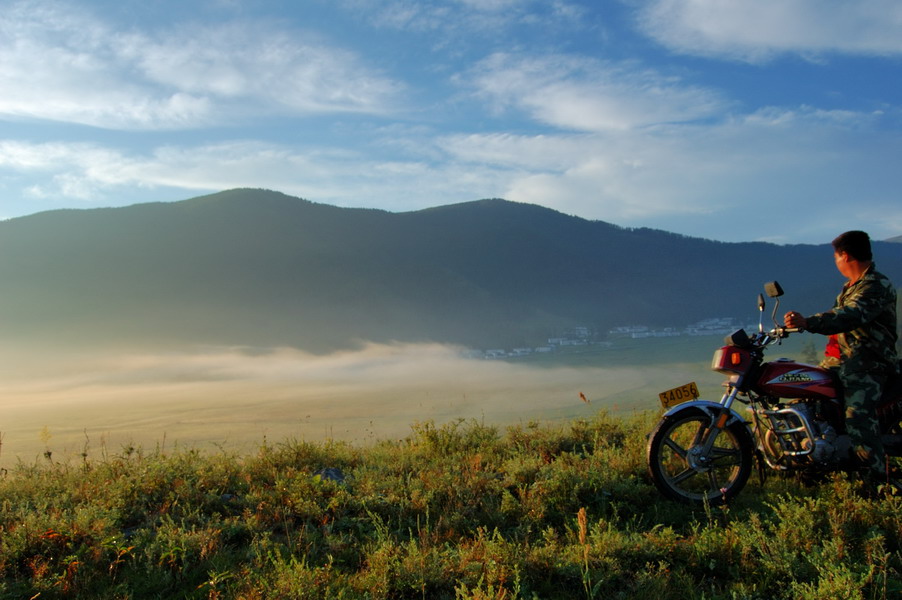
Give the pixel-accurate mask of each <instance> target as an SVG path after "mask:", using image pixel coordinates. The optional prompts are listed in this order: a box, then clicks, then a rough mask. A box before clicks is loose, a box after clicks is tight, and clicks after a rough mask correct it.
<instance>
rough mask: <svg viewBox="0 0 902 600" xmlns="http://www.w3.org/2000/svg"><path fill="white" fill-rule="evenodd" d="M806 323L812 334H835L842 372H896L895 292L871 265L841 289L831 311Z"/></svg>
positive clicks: (888, 282)
mask: <svg viewBox="0 0 902 600" xmlns="http://www.w3.org/2000/svg"><path fill="white" fill-rule="evenodd" d="M807 321H808V326H807V329H808V331H811V332H812V333H822V334H825V335H831V334H838V335H837V336H836V337H837V341H838V342H839V349H840V353H841V359H840V363H841V367H840V368H841V371H842V372H846V373H867V372H871V373H882V374H890V373H893V372H895V370H896V368H897V363H898V358H897V356H896V336H897V334H896V290H895V288H894V287H893V284H892V283H891V282H890V280H889V279H887V277H886V276H885V275H883V274H881V273H879V272H877V270H876V269H875V268H874V264H873V263H872V264H871V266H870V267H869V268H868V270H867V271H865V273H864V274H863V275H862V276H861V278H860V279H858V280H857V281H855V282H852V283H847V284H846V285H845V286H843V289H842V292H840V294H839V296H837V297H836V302H835V303H834V305H833V308H832V309H831V310H829V311H827V312H823V313H818V314H816V315H813V316H810V317H808V319H807Z"/></svg>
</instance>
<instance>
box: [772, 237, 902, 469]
mask: <svg viewBox="0 0 902 600" xmlns="http://www.w3.org/2000/svg"><path fill="white" fill-rule="evenodd" d="M833 255H834V259H835V261H836V268H837V269H839V272H840V273H842V275H843V276H844V277H845V278H846V279H848V281H847V282H846V284H845V285H844V286H843V289H842V292H840V294H839V296H838V297H837V298H836V302H835V304H834V305H833V308H832V309H831V310H829V311H827V312H823V313H818V314H816V315H812V316H810V317H807V318H806V317H803V316H802V315H801V314H799V313H797V312H794V311H790V312H788V313H786V315H785V317H784V323H785V324H786V326H787V327H800V328H802V329H805V330H807V331H811V332H812V333H821V334H824V335H829V336H831V337H834V339H835V343H836V344H837V345H838V346H839V348H838V350H839V352H838V357H837V358H838V364H839V378H840V381H841V382H842V384H843V394H844V396H845V403H846V432H847V433H848V434H849V438H850V439H851V442H852V453H853V454H852V458H853V460H857V461H858V464H859V466H861V467H864V468H866V469H867V471H868V474H869V475H870V477H872V478H873V480H874V481H876V482H880V481H886V480H887V468H886V456H885V454H884V451H883V443H882V442H881V440H880V432H879V428H878V424H877V401H878V400H879V399H880V393H881V390H882V389H883V386H884V384H885V383H886V380H887V378H888V377H889V376H890V375H892V374H894V373H895V371H896V369H897V368H898V358H897V356H896V290H895V288H893V285H892V283H891V282H890V280H889V279H887V278H886V276H884V275H882V274H881V273H879V272H878V271H877V270H876V268H875V265H874V262H873V257H872V255H871V240H870V238H869V237H868V234H867V233H865V232H863V231H847V232H846V233H843V234H842V235H840V236H839V237H837V238H836V239H835V240H833ZM834 357H836V353H835V351H834Z"/></svg>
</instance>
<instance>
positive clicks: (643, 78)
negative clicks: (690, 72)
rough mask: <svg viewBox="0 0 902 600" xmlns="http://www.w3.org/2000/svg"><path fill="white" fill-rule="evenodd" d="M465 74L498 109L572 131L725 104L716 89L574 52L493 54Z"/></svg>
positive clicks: (686, 114) (688, 115) (701, 112)
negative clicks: (540, 54)
mask: <svg viewBox="0 0 902 600" xmlns="http://www.w3.org/2000/svg"><path fill="white" fill-rule="evenodd" d="M467 79H468V82H467V83H469V84H470V85H472V86H474V87H475V88H476V89H477V93H478V94H480V95H481V96H482V97H485V98H487V99H489V101H490V102H492V103H493V104H494V105H495V108H496V110H498V111H501V110H504V109H507V108H509V107H514V108H517V109H520V110H523V111H526V112H527V113H528V114H529V115H530V116H531V117H532V118H533V119H535V120H537V121H540V122H542V123H546V124H549V125H553V126H555V127H560V128H563V129H569V130H575V131H609V130H627V129H633V128H637V127H644V126H648V125H654V124H659V123H669V122H684V121H692V120H696V119H703V118H707V117H710V116H712V115H714V114H716V113H717V112H719V111H720V110H722V109H723V108H724V101H723V99H721V98H720V97H719V95H718V94H717V93H716V92H714V91H712V90H707V89H704V88H700V87H694V86H690V85H686V84H684V83H682V82H681V81H680V80H678V79H676V78H673V77H667V76H665V75H663V74H661V73H659V72H657V71H654V70H652V69H646V68H642V66H641V65H639V64H636V63H626V64H624V63H620V64H615V63H608V62H601V61H596V60H593V59H587V58H582V57H574V56H564V55H558V56H542V57H535V58H528V57H519V56H513V55H509V54H494V55H492V56H491V57H489V58H487V59H486V60H484V61H482V62H481V63H480V64H479V65H478V66H477V67H475V68H474V69H473V70H472V71H471V72H470V73H469V74H468V76H467Z"/></svg>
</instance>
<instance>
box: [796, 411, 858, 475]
mask: <svg viewBox="0 0 902 600" xmlns="http://www.w3.org/2000/svg"><path fill="white" fill-rule="evenodd" d="M795 409H796V410H797V411H798V412H799V413H801V414H802V415H803V416H804V418H805V420H806V421H808V424H809V425H810V427H811V431H812V433H814V440H810V439H807V438H806V439H805V440H804V441H803V442H802V447H803V448H805V449H806V450H807V449H809V448H811V443H812V441H813V442H814V448H811V454H810V455H809V457H810V458H811V461H812V462H814V463H815V464H819V465H835V464H836V463H839V462H840V461H842V460H844V459H845V458H846V457H847V456H848V452H849V445H850V444H849V440H848V436H845V435H842V436H840V435H838V434H837V432H836V428H834V427H833V425H831V424H830V423H828V422H826V421H819V420H816V419H815V418H814V414H813V413H814V411H813V410H812V407H811V406H810V405H807V404H803V403H799V404H796V405H795Z"/></svg>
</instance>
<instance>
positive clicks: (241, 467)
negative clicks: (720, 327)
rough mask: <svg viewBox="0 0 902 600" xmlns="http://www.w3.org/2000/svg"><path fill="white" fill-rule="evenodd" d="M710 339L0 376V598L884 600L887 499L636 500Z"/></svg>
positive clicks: (900, 552) (898, 567)
mask: <svg viewBox="0 0 902 600" xmlns="http://www.w3.org/2000/svg"><path fill="white" fill-rule="evenodd" d="M800 341H801V340H800ZM717 343H718V340H717V339H716V338H668V339H662V340H621V341H619V342H616V344H615V346H613V347H610V348H600V347H599V348H582V349H573V351H571V352H569V353H567V354H566V355H565V354H557V355H553V356H530V357H524V358H522V359H517V360H511V361H473V360H466V359H462V358H460V357H459V354H458V353H457V351H455V350H452V349H448V348H443V347H438V346H428V345H423V346H401V345H399V346H392V347H375V346H373V347H365V348H361V349H359V350H356V351H353V352H347V353H341V354H335V355H329V356H310V355H303V354H300V353H298V352H296V351H292V350H287V349H269V350H261V349H256V350H252V349H246V348H244V349H220V348H217V349H205V350H204V351H192V352H179V353H168V354H167V353H159V352H158V353H144V354H136V353H123V354H118V355H113V354H106V355H86V354H84V353H78V354H73V355H72V356H70V357H68V358H67V359H66V360H63V359H62V358H59V357H57V362H55V363H54V365H55V367H56V369H55V370H54V371H53V373H50V372H46V373H45V374H46V378H45V379H36V378H35V377H34V375H35V371H34V370H33V369H34V367H33V366H31V367H28V368H26V367H25V366H22V365H20V366H19V367H18V368H16V369H13V368H12V367H11V366H10V365H11V364H12V363H10V362H8V361H7V362H5V363H4V365H5V366H4V368H5V369H6V372H4V373H2V375H3V376H4V377H5V378H7V380H8V381H10V385H9V386H5V388H6V389H5V391H4V394H5V395H6V397H5V398H3V401H2V404H0V410H2V415H3V417H2V423H3V427H2V429H0V431H2V432H3V446H2V448H0V451H2V458H3V459H4V463H3V466H2V467H0V598H4V599H5V598H10V599H19V598H33V599H37V598H40V599H47V598H51V599H56V598H59V599H65V598H97V599H101V598H102V599H121V600H125V599H135V600H137V599H145V598H159V599H172V598H186V599H193V598H197V599H247V600H254V599H270V598H273V599H295V598H305V599H306V598H311V599H316V598H322V599H333V598H334V599H339V598H346V599H358V598H361V599H394V598H398V599H401V598H411V599H437V600H442V599H480V600H482V599H494V600H502V599H503V600H509V599H528V600H534V599H546V598H547V599H567V600H571V599H574V598H587V599H591V598H599V599H614V600H618V599H632V598H641V599H646V598H655V599H656V600H669V599H674V600H678V599H679V600H682V599H699V600H701V599H705V600H721V599H723V600H728V599H729V600H739V599H743V600H758V599H760V600H779V599H787V600H789V599H805V600H814V599H823V600H828V599H829V600H834V599H837V598H849V599H855V600H876V599H880V600H885V599H890V598H899V597H902V498H900V497H897V496H893V495H883V496H879V497H871V496H870V495H867V494H864V493H862V491H861V490H860V488H859V486H858V484H857V483H856V482H855V481H854V480H850V479H847V478H846V477H845V476H836V477H832V478H828V479H826V480H824V481H822V482H821V483H820V484H819V485H815V486H810V485H809V486H806V485H802V484H801V483H800V482H798V481H796V480H795V479H793V478H792V477H780V476H776V475H774V474H772V473H771V474H770V475H769V477H768V478H767V479H766V480H764V481H761V480H759V478H758V477H757V475H755V474H753V476H752V480H751V481H750V483H749V486H748V487H747V489H746V490H745V491H744V492H743V493H742V494H740V496H739V497H738V498H737V499H736V500H734V501H733V503H732V504H730V505H728V506H726V507H722V508H711V507H702V508H698V509H692V508H687V507H685V506H682V505H678V504H674V503H672V502H669V501H666V500H664V499H663V498H661V497H660V495H659V494H658V493H657V492H656V490H655V489H654V487H653V485H652V484H651V482H650V480H649V479H648V477H647V475H646V472H645V455H644V454H645V444H646V437H645V436H646V434H647V433H648V432H649V431H650V430H651V428H652V426H653V424H654V422H655V420H656V419H657V418H658V416H659V415H660V410H659V409H658V408H657V406H656V403H657V399H656V393H657V392H658V391H660V390H662V389H665V388H667V387H672V386H673V385H676V384H680V383H684V382H686V381H688V380H696V381H697V382H698V383H699V385H700V388H701V391H702V394H703V396H706V397H716V396H717V395H719V393H720V380H719V378H718V377H717V376H716V375H715V374H713V373H710V372H709V371H708V361H709V356H710V353H711V352H712V351H713V348H714V346H715V345H717ZM800 347H801V345H800V344H797V345H796V346H792V345H789V346H786V347H785V348H783V349H781V350H783V351H782V352H780V353H772V356H775V355H776V354H780V355H787V356H794V355H797V354H798V353H799V352H800ZM45 366H47V363H45ZM29 369H32V370H31V371H29ZM580 392H582V393H584V394H585V395H586V397H587V398H588V399H589V403H585V402H583V401H582V400H581V399H580V398H579V393H580ZM29 411H31V412H29ZM16 419H21V421H22V423H24V425H23V424H22V423H20V422H17V421H16ZM29 419H30V420H29ZM29 436H33V437H34V438H35V440H36V442H33V443H32V444H33V445H32V446H30V448H31V449H30V450H28V451H25V452H23V451H22V450H21V447H20V446H19V445H20V444H23V445H24V447H28V446H27V444H26V443H25V441H23V440H27V439H28V437H29Z"/></svg>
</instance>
